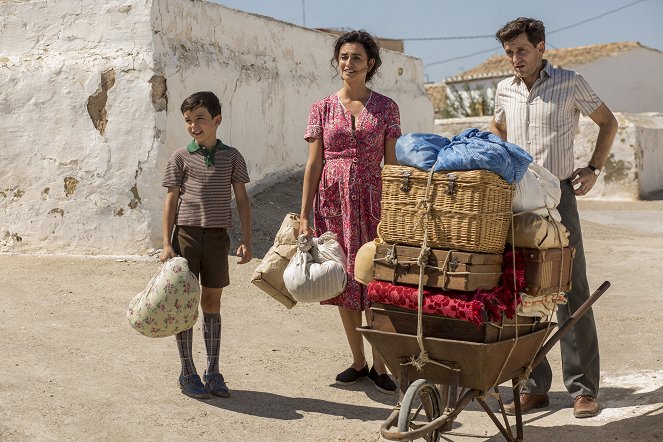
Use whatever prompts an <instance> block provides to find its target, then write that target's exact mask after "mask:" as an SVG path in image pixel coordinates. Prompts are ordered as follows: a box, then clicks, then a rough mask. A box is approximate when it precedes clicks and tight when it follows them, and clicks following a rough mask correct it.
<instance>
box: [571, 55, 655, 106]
mask: <svg viewBox="0 0 663 442" xmlns="http://www.w3.org/2000/svg"><path fill="white" fill-rule="evenodd" d="M573 70H575V71H577V72H580V73H581V74H582V75H583V76H584V77H585V79H586V80H587V81H588V82H589V84H590V85H591V86H592V89H594V91H595V92H596V93H597V95H598V96H599V97H600V98H601V100H603V101H604V102H605V103H606V105H607V106H608V107H609V108H610V109H611V110H613V111H615V112H638V113H641V112H663V82H662V81H661V72H663V52H661V51H657V50H654V49H647V48H635V49H633V50H630V51H628V52H624V53H622V54H619V55H615V56H612V57H604V58H601V59H599V60H597V61H595V62H592V63H587V64H584V65H579V66H574V67H573Z"/></svg>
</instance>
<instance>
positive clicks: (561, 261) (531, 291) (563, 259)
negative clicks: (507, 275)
mask: <svg viewBox="0 0 663 442" xmlns="http://www.w3.org/2000/svg"><path fill="white" fill-rule="evenodd" d="M517 250H519V251H520V252H521V253H522V255H523V259H524V260H525V281H526V283H527V288H526V289H525V293H527V294H528V295H531V296H540V295H550V294H554V293H559V292H568V291H569V290H571V272H572V269H573V258H575V255H576V250H575V249H574V248H572V247H564V248H563V249H521V248H519V249H517ZM560 272H561V277H562V279H561V285H560Z"/></svg>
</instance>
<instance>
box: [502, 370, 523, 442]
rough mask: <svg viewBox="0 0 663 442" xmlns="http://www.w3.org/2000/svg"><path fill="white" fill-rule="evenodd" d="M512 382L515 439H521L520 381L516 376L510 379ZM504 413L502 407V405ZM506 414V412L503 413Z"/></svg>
mask: <svg viewBox="0 0 663 442" xmlns="http://www.w3.org/2000/svg"><path fill="white" fill-rule="evenodd" d="M511 382H512V383H513V405H514V406H515V413H516V440H519V441H520V440H523V412H522V406H521V404H520V383H519V382H518V378H515V379H512V380H511ZM502 412H503V413H504V407H502ZM505 414H506V413H505Z"/></svg>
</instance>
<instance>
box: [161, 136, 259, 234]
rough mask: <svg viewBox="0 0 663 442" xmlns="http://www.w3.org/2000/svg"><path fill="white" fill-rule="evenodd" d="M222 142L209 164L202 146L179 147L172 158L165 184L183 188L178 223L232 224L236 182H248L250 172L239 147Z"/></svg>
mask: <svg viewBox="0 0 663 442" xmlns="http://www.w3.org/2000/svg"><path fill="white" fill-rule="evenodd" d="M218 145H219V146H220V148H217V150H216V153H215V155H214V164H213V165H211V166H207V165H206V164H205V156H204V155H203V153H202V152H201V150H200V149H198V150H194V151H191V150H192V149H188V148H187V147H182V148H180V149H177V150H176V151H175V152H173V155H172V156H171V157H170V160H168V164H167V165H166V173H165V174H164V177H163V182H162V183H161V185H162V186H163V187H179V188H180V200H179V202H178V209H177V215H176V216H175V224H176V225H180V226H198V227H204V228H223V229H228V228H230V227H231V226H232V212H231V206H230V202H231V198H232V193H231V188H232V184H234V183H248V182H249V174H248V172H247V171H246V163H245V161H244V157H243V156H242V154H241V153H239V151H238V150H237V149H235V148H234V147H230V146H225V145H223V144H221V143H219V144H218Z"/></svg>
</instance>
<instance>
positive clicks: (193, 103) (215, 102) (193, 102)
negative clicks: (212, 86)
mask: <svg viewBox="0 0 663 442" xmlns="http://www.w3.org/2000/svg"><path fill="white" fill-rule="evenodd" d="M199 107H204V108H205V109H207V111H208V112H209V114H210V115H211V116H212V118H214V117H216V116H217V115H220V114H221V103H219V98H218V97H217V96H216V95H214V92H209V91H204V92H196V93H195V94H192V95H189V96H188V97H186V99H185V100H184V101H183V102H182V106H181V107H180V110H181V111H182V113H184V112H187V111H192V110H194V109H198V108H199Z"/></svg>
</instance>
